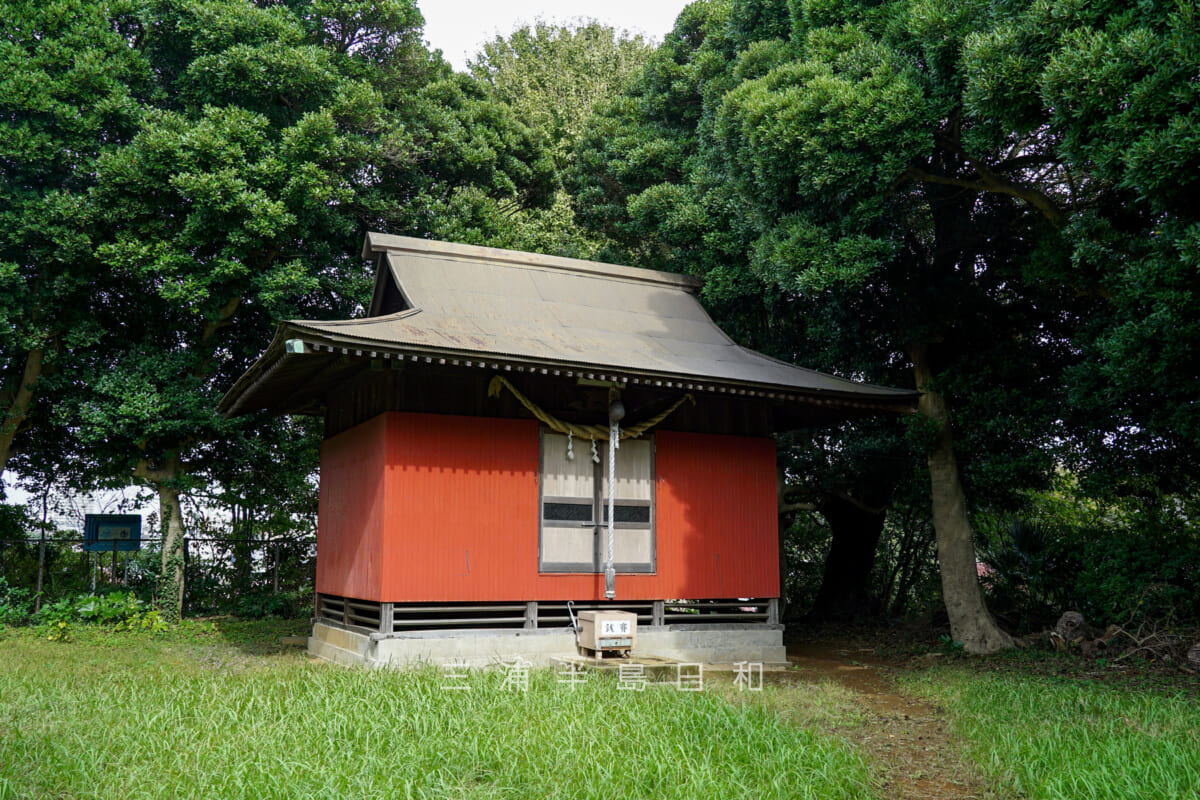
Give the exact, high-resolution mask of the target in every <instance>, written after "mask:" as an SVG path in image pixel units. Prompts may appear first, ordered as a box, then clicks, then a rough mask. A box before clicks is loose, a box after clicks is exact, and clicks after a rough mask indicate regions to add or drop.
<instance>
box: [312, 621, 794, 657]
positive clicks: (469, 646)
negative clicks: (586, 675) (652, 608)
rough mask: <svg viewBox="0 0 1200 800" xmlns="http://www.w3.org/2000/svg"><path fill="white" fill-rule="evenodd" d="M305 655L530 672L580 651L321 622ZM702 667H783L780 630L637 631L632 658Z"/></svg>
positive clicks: (513, 637)
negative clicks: (525, 665) (513, 666)
mask: <svg viewBox="0 0 1200 800" xmlns="http://www.w3.org/2000/svg"><path fill="white" fill-rule="evenodd" d="M308 652H309V653H311V654H312V655H314V656H316V657H317V658H323V659H325V660H327V661H333V662H335V663H338V664H362V665H364V666H369V667H381V666H394V667H414V666H420V665H422V664H434V665H441V664H445V663H449V662H451V661H455V662H459V663H463V664H465V665H467V666H470V667H483V666H494V665H499V664H502V663H505V662H509V663H511V662H512V661H513V660H515V659H516V658H517V657H520V658H521V659H523V660H525V661H528V662H530V663H532V664H534V665H536V666H550V665H552V664H554V663H555V661H556V660H557V659H564V658H577V657H579V656H580V651H579V648H578V647H576V644H575V634H574V632H572V631H571V630H569V629H556V630H519V631H517V630H511V631H510V630H505V631H498V630H492V631H487V630H442V631H410V632H406V633H392V634H382V633H366V632H363V631H357V630H353V629H350V628H343V627H339V626H337V625H334V624H329V623H328V622H325V621H323V620H322V621H317V622H315V623H314V624H313V631H312V636H310V637H309V639H308ZM631 655H632V657H633V658H634V659H636V658H638V657H642V656H644V657H654V658H660V659H668V660H672V661H683V662H687V663H700V664H733V663H737V662H740V661H749V662H755V663H761V664H763V665H764V666H779V665H786V664H787V652H786V650H785V649H784V646H783V626H782V625H763V624H745V623H730V624H728V625H662V626H644V627H639V628H638V632H637V647H635V648H634V650H633V653H632V654H631Z"/></svg>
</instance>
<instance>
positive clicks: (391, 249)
mask: <svg viewBox="0 0 1200 800" xmlns="http://www.w3.org/2000/svg"><path fill="white" fill-rule="evenodd" d="M406 253H410V254H413V255H423V256H435V257H438V258H447V259H453V260H459V261H483V262H489V263H500V264H504V265H506V266H512V267H531V268H534V269H543V270H545V269H550V270H556V271H562V272H572V273H575V274H579V275H590V276H594V277H605V278H615V279H617V280H625V281H631V282H635V283H651V284H657V285H660V286H669V287H671V288H674V289H678V290H681V291H685V292H688V293H690V294H695V293H696V292H698V291H699V290H700V287H702V286H703V285H704V282H703V281H702V280H701V279H700V278H697V277H695V276H692V275H683V274H680V273H677V272H665V271H662V270H654V269H644V268H642V267H629V266H625V265H622V264H608V263H605V262H603V261H588V260H585V259H581V258H567V257H565V256H551V255H545V254H543V253H527V252H522V251H520V250H504V249H502V248H498V247H482V246H479V245H472V244H458V243H455V242H443V241H438V240H435V239H418V238H416V237H413V236H396V235H393V234H387V233H368V234H367V236H366V240H365V241H364V243H363V258H366V259H371V258H373V257H375V256H377V255H380V254H387V255H403V254H406Z"/></svg>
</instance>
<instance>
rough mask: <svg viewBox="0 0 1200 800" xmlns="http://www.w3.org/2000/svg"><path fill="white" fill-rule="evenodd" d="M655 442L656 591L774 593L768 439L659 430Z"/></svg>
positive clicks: (775, 539) (775, 536) (775, 546)
mask: <svg viewBox="0 0 1200 800" xmlns="http://www.w3.org/2000/svg"><path fill="white" fill-rule="evenodd" d="M657 445H658V446H657V448H656V451H655V452H656V455H655V457H656V459H657V464H656V466H657V472H658V486H657V498H656V499H657V513H656V517H657V523H658V529H659V538H658V563H659V572H660V574H661V575H662V578H663V580H664V584H665V585H664V587H663V588H664V590H666V591H670V590H671V589H673V588H675V587H678V588H679V591H680V592H681V593H680V594H679V595H678V596H679V597H778V596H779V517H778V513H777V511H776V509H777V504H776V499H775V491H776V489H775V442H774V441H773V440H771V439H760V438H748V437H743V436H714V435H709V434H700V433H674V432H671V431H663V432H661V433H659V434H658V439H657ZM674 596H675V595H672V594H667V595H666V597H674Z"/></svg>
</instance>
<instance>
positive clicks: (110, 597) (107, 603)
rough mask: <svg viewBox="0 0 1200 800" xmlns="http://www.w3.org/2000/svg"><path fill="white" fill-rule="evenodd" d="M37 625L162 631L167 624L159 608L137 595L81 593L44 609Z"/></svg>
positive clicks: (38, 615)
mask: <svg viewBox="0 0 1200 800" xmlns="http://www.w3.org/2000/svg"><path fill="white" fill-rule="evenodd" d="M34 619H35V621H36V622H48V623H52V624H58V625H59V627H62V624H63V623H72V622H82V623H89V624H98V625H115V626H117V627H118V628H121V629H127V630H132V629H135V628H139V629H145V630H154V631H158V630H162V629H164V628H165V627H166V623H165V622H164V621H163V619H162V615H161V614H159V612H158V610H157V609H154V608H151V607H150V605H149V604H148V603H145V602H143V601H141V600H139V599H138V597H137V595H135V594H134V593H133V592H110V593H108V594H99V595H87V594H81V595H77V596H75V597H73V598H68V599H65V600H59V601H58V602H56V603H51V604H49V605H46V606H43V607H42V610H41V611H39V612H38V613H37V614H36V615H34Z"/></svg>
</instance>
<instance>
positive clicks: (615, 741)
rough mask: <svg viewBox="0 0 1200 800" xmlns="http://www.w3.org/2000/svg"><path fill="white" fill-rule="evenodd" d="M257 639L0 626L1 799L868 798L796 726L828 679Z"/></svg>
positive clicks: (832, 747)
mask: <svg viewBox="0 0 1200 800" xmlns="http://www.w3.org/2000/svg"><path fill="white" fill-rule="evenodd" d="M222 627H223V628H224V630H222ZM263 639H264V637H263V636H262V635H258V636H255V635H253V633H252V632H251V633H247V629H246V628H245V627H243V628H241V629H238V627H237V626H234V625H229V624H225V623H218V626H217V627H216V628H215V629H214V628H213V626H212V625H211V624H209V625H208V626H207V627H206V626H204V625H197V624H195V623H193V624H189V625H185V626H184V628H183V629H182V630H181V631H178V632H173V633H170V634H167V635H160V636H151V635H145V634H142V635H138V634H105V633H103V632H98V631H93V630H83V629H77V630H76V631H75V632H74V633H73V634H72V640H71V641H67V642H54V641H47V640H46V639H45V637H44V636H42V637H37V636H35V635H34V634H33V633H32V632H29V631H21V632H14V631H8V632H3V633H0V797H2V798H26V797H30V798H41V797H46V798H49V797H55V798H58V797H72V798H73V797H89V798H93V797H94V798H114V799H115V798H120V799H121V800H127V799H131V798H162V797H178V798H222V799H223V800H226V799H230V798H254V799H255V800H258V799H259V798H284V797H287V798H339V800H340V799H341V798H374V797H378V798H388V800H393V799H394V798H403V797H416V798H425V797H428V798H521V799H522V800H524V799H525V798H612V797H626V798H713V799H714V800H716V799H717V798H720V799H721V800H725V799H726V798H867V797H872V796H873V795H872V793H871V791H870V773H869V770H868V767H867V765H866V763H865V762H864V760H863V759H862V758H861V757H860V756H859V755H858V754H856V753H855V752H854V751H853V749H852V748H851V747H850V746H848V745H847V744H846V743H845V742H844V741H841V740H839V739H837V738H834V737H833V736H830V735H827V734H822V733H820V732H818V731H817V730H815V729H814V725H810V724H808V718H807V717H806V715H807V714H811V715H813V718H814V719H817V720H819V719H820V717H821V715H822V714H828V713H830V711H831V710H832V711H834V713H837V708H838V704H839V703H840V704H843V705H844V706H845V707H844V708H843V709H842V711H843V712H844V713H846V714H850V715H853V714H854V713H855V712H854V710H853V708H852V704H851V703H849V701H848V700H847V699H846V698H845V697H844V696H842V695H839V694H838V692H837V690H836V687H829V688H828V689H827V690H820V689H818V690H815V691H810V692H809V693H808V695H809V696H808V697H807V698H806V699H804V700H803V701H802V702H800V701H798V702H797V703H790V702H781V701H780V699H779V697H778V696H776V693H777V692H787V691H793V692H794V690H789V689H780V690H775V689H771V688H768V691H767V692H765V693H763V695H761V696H760V698H761V699H760V698H759V697H756V699H755V702H751V703H746V702H742V703H730V702H728V701H727V700H726V699H724V698H725V697H726V696H728V695H729V693H730V692H731V691H732V688H731V687H730V686H724V687H718V686H714V687H712V689H711V690H706V691H704V692H702V693H691V692H680V691H677V690H676V689H675V688H673V687H669V686H650V687H648V688H647V689H646V690H645V691H642V692H631V691H621V690H618V689H617V687H616V680H615V678H614V677H613V676H604V675H597V674H593V675H591V676H590V677H589V678H588V680H587V681H586V682H584V683H582V684H580V685H577V686H575V688H573V689H572V688H571V687H570V685H568V684H560V683H559V682H558V680H559V676H558V675H557V674H556V673H555V672H554V671H552V670H540V671H534V672H533V674H532V675H531V680H530V685H529V689H528V691H526V692H520V691H508V690H506V689H505V688H504V687H503V683H504V678H505V673H504V672H503V671H473V672H471V673H470V674H469V676H468V679H467V684H466V685H468V686H469V687H470V688H469V690H468V691H460V690H451V689H447V688H446V686H447V685H448V684H450V683H454V684H457V683H458V681H448V680H447V677H446V675H445V674H444V673H443V672H442V671H441V670H438V669H435V668H429V669H426V670H420V671H414V672H395V671H386V670H378V671H366V670H361V669H345V668H340V667H335V666H331V665H328V664H324V663H314V662H310V661H307V660H306V659H305V658H304V657H303V656H302V655H300V654H299V653H298V652H295V651H292V652H276V653H271V652H270V648H267V647H263V646H262V641H263ZM780 706H789V707H791V708H790V711H789V715H790V719H789V718H781V715H780V714H778V713H776V710H777V708H778V707H780ZM797 707H798V708H799V711H797ZM806 709H807V710H806Z"/></svg>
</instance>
